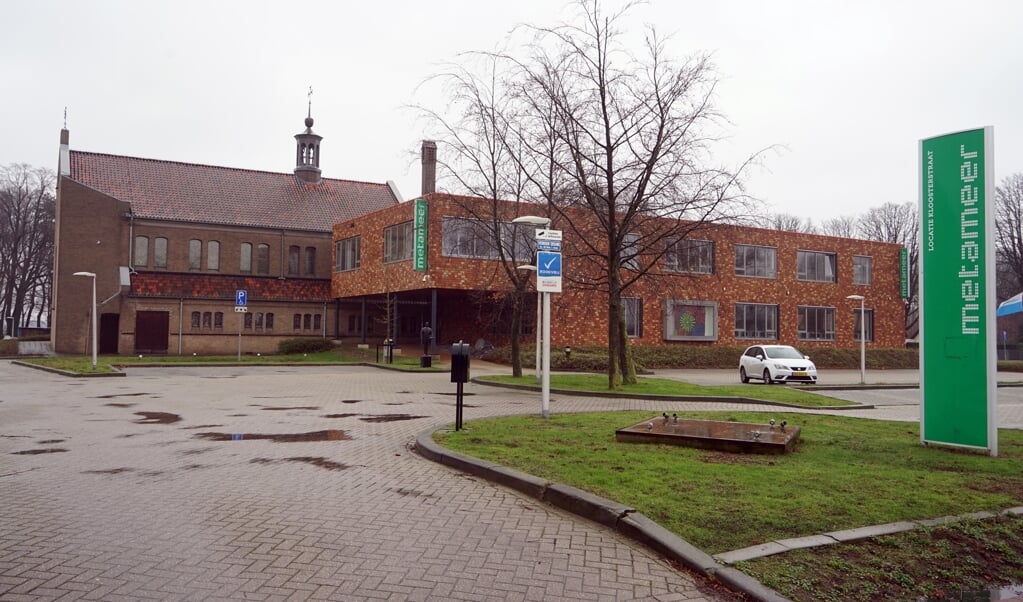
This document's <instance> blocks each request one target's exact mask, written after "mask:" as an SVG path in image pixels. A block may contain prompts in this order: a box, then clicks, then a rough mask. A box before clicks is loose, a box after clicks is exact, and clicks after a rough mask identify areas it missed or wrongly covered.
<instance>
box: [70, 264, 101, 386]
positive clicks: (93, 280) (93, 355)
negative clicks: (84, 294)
mask: <svg viewBox="0 0 1023 602" xmlns="http://www.w3.org/2000/svg"><path fill="white" fill-rule="evenodd" d="M74 275H75V276H82V277H85V278H92V369H93V370H95V369H96V274H94V273H92V272H75V274H74Z"/></svg>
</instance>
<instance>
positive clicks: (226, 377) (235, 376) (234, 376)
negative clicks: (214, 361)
mask: <svg viewBox="0 0 1023 602" xmlns="http://www.w3.org/2000/svg"><path fill="white" fill-rule="evenodd" d="M199 378H209V379H232V378H238V375H236V374H232V375H231V376H200V377H199Z"/></svg>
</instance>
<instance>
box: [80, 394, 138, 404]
mask: <svg viewBox="0 0 1023 602" xmlns="http://www.w3.org/2000/svg"><path fill="white" fill-rule="evenodd" d="M142 395H149V393H111V394H109V395H97V396H96V397H93V399H113V398H115V397H140V396H142ZM108 405H111V404H108Z"/></svg>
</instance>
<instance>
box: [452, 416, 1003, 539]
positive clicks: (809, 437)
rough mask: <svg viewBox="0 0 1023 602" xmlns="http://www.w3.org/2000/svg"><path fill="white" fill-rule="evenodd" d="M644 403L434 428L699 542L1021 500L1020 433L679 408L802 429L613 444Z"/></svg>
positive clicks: (807, 531)
mask: <svg viewBox="0 0 1023 602" xmlns="http://www.w3.org/2000/svg"><path fill="white" fill-rule="evenodd" d="M650 416H651V414H650V413H647V412H612V413H600V414H558V415H555V416H554V417H552V418H551V419H549V420H546V421H545V420H543V419H542V418H540V417H538V416H519V417H511V418H499V419H491V420H480V421H474V422H472V423H470V424H469V425H468V428H467V429H466V430H463V431H460V432H457V433H447V434H438V435H437V439H438V441H439V442H440V443H442V444H443V445H445V446H447V447H449V448H451V449H454V450H457V451H459V452H462V453H465V454H468V455H471V456H475V457H478V458H482V459H485V460H490V461H494V462H499V463H501V464H504V465H507V466H511V467H513V468H517V469H519V470H523V471H525V472H527V473H530V474H534V475H537V476H540V477H543V478H547V479H550V480H552V481H557V482H561V483H566V484H569V485H573V486H575V487H579V488H581V489H585V490H588V491H592V492H594V493H596V494H598V495H601V496H603V497H607V498H609V499H613V500H617V501H619V502H622V503H625V504H628V505H631V506H633V507H635V508H637V509H638V510H640V511H641V512H643V513H644V514H646V515H647V516H649V517H650V518H652V519H653V520H655V521H657V522H658V523H660V524H661V525H663V526H665V527H666V528H668V529H671V530H672V531H674V532H675V533H677V534H678V535H680V536H681V537H682V538H684V539H686V540H688V541H690V542H691V543H693V544H695V545H696V546H698V547H700V548H701V549H703V550H705V551H707V552H710V553H718V552H724V551H728V550H733V549H738V548H743V547H746V546H750V545H754V544H757V543H761V542H765V541H771V540H774V539H784V538H789V537H799V536H803V535H811V534H814V533H822V532H825V531H832V530H836V529H849V528H853V527H862V526H864V525H874V524H879V523H887V522H893V521H899V520H906V519H920V518H933V517H939V516H945V515H949V514H961V513H966V512H974V511H978V510H1001V509H1004V508H1008V507H1012V506H1019V505H1023V433H1020V432H1018V431H1014V430H1005V431H1002V432H1001V433H1000V435H999V456H998V457H997V458H992V457H989V456H986V455H980V454H975V453H963V452H955V451H949V450H945V449H937V448H927V447H923V446H922V445H920V438H919V437H920V435H919V430H918V425H917V424H916V423H912V422H908V423H904V422H883V421H877V420H867V419H858V418H846V417H839V416H818V415H806V414H789V413H784V412H778V413H770V414H766V413H755V412H691V413H680V416H689V417H697V418H707V419H713V420H735V421H741V422H759V423H765V422H766V421H767V419H768V418H775V419H776V420H778V421H779V422H780V421H781V420H787V421H788V422H789V423H790V424H793V425H799V426H800V427H802V433H801V437H800V442H799V444H798V445H797V447H796V451H795V453H791V454H785V455H781V456H766V455H765V456H760V455H741V454H729V453H719V452H711V451H703V450H696V449H690V448H685V447H677V446H670V445H640V444H625V443H616V442H615V440H614V431H615V429H617V428H620V427H623V426H628V425H630V424H634V423H636V422H639V421H641V420H645V419H647V418H649V417H650Z"/></svg>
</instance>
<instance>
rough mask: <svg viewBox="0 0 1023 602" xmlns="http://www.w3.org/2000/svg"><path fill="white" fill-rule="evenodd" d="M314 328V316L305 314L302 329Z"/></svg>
mask: <svg viewBox="0 0 1023 602" xmlns="http://www.w3.org/2000/svg"><path fill="white" fill-rule="evenodd" d="M312 327H313V316H312V314H305V315H304V316H302V329H303V330H309V329H311V328H312Z"/></svg>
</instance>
